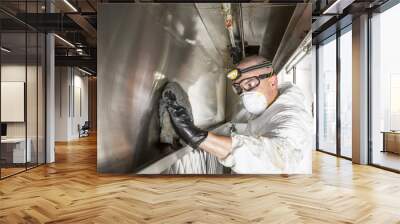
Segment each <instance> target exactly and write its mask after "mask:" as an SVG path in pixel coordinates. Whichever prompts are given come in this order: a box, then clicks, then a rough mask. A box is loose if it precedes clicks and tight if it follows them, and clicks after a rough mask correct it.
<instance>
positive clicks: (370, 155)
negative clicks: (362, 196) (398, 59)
mask: <svg viewBox="0 0 400 224" xmlns="http://www.w3.org/2000/svg"><path fill="white" fill-rule="evenodd" d="M371 20H372V12H371V11H369V12H368V31H367V33H368V36H367V39H368V41H367V42H368V53H367V66H368V69H367V80H368V81H367V83H368V96H367V97H368V100H367V102H368V105H367V107H368V112H367V113H368V115H367V117H368V124H367V127H368V137H367V139H368V156H367V164H373V153H372V150H373V149H372V96H371V94H372V63H371V57H372V23H371Z"/></svg>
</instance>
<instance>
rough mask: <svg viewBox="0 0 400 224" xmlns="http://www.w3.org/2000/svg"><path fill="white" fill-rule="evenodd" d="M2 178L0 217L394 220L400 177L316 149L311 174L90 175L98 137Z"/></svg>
mask: <svg viewBox="0 0 400 224" xmlns="http://www.w3.org/2000/svg"><path fill="white" fill-rule="evenodd" d="M56 149H57V150H56V158H57V162H56V163H55V164H51V165H47V166H41V167H39V168H36V169H33V170H29V171H27V172H25V173H22V174H19V175H16V176H13V177H10V178H7V179H5V180H2V181H0V223H44V222H48V223H374V224H375V223H385V224H386V223H400V175H399V174H395V173H391V172H387V171H384V170H380V169H377V168H374V167H369V166H358V165H352V164H351V163H350V161H347V160H343V159H337V158H336V157H333V156H330V155H326V154H322V153H315V154H314V174H313V175H311V176H302V175H295V176H289V177H284V176H234V177H232V176H228V177H211V176H210V177H204V176H203V177H202V176H192V177H176V176H175V177H168V176H165V177H160V176H157V177H151V176H128V175H120V176H110V175H99V174H97V173H96V140H95V138H93V137H91V138H85V139H84V140H81V141H77V142H71V143H69V144H57V147H56Z"/></svg>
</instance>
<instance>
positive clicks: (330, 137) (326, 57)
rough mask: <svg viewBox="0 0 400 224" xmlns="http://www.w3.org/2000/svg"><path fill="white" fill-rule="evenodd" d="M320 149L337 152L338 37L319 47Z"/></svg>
mask: <svg viewBox="0 0 400 224" xmlns="http://www.w3.org/2000/svg"><path fill="white" fill-rule="evenodd" d="M317 63H318V145H317V147H318V149H319V150H322V151H326V152H330V153H336V39H335V36H333V37H332V38H330V40H327V42H326V43H323V44H321V45H319V47H318V62H317Z"/></svg>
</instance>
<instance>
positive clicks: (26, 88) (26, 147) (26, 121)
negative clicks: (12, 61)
mask: <svg viewBox="0 0 400 224" xmlns="http://www.w3.org/2000/svg"><path fill="white" fill-rule="evenodd" d="M27 13H28V1H27V0H25V21H27V19H28V14H27ZM25 24H26V23H25ZM24 89H25V93H24V95H25V100H24V107H25V109H24V118H25V170H27V169H28V164H27V163H28V112H27V110H28V107H27V100H28V99H27V97H28V24H26V25H25V88H24Z"/></svg>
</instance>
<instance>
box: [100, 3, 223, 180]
mask: <svg viewBox="0 0 400 224" xmlns="http://www.w3.org/2000/svg"><path fill="white" fill-rule="evenodd" d="M209 6H212V7H211V9H205V8H202V9H199V8H196V5H195V4H179V5H177V4H162V5H160V4H151V5H147V4H100V5H99V12H98V24H99V26H98V126H99V128H98V154H97V157H98V158H97V159H98V165H97V167H98V171H99V172H117V173H122V172H137V171H140V170H141V169H142V168H144V167H146V166H147V165H148V164H150V163H152V162H154V161H157V160H158V159H160V158H162V157H164V156H166V155H167V154H169V153H170V151H169V150H168V149H166V148H165V147H163V146H161V145H159V143H158V138H159V121H158V116H157V110H158V97H159V94H160V90H161V87H162V85H163V83H164V82H165V80H166V79H169V80H174V81H177V82H179V83H180V84H181V85H182V87H183V88H184V89H185V90H186V91H187V93H188V95H189V100H190V101H191V104H192V108H193V116H194V119H195V123H196V124H197V125H199V126H200V127H207V126H210V125H213V124H215V123H218V122H220V121H222V120H224V114H225V91H226V87H225V79H224V75H223V74H224V72H223V68H224V67H225V65H224V61H227V60H226V59H225V60H224V58H223V57H224V56H225V55H224V52H221V51H222V50H223V49H225V47H227V46H228V45H229V42H226V40H227V39H225V38H216V39H214V38H212V37H216V36H215V34H216V33H218V32H221V30H220V28H217V27H218V26H220V25H219V23H221V24H222V25H223V21H224V20H223V16H222V13H221V14H218V13H217V12H219V11H218V10H219V9H220V4H215V6H213V5H209ZM203 13H206V14H207V13H209V14H212V15H213V17H212V18H208V22H209V23H210V24H214V25H215V24H218V25H215V26H214V27H213V29H214V30H216V33H215V34H210V33H209V32H210V30H211V29H207V28H210V27H212V26H207V27H206V26H205V22H204V21H205V20H203V19H202V18H201V17H200V14H203ZM222 32H223V31H222ZM217 46H218V47H217Z"/></svg>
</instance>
